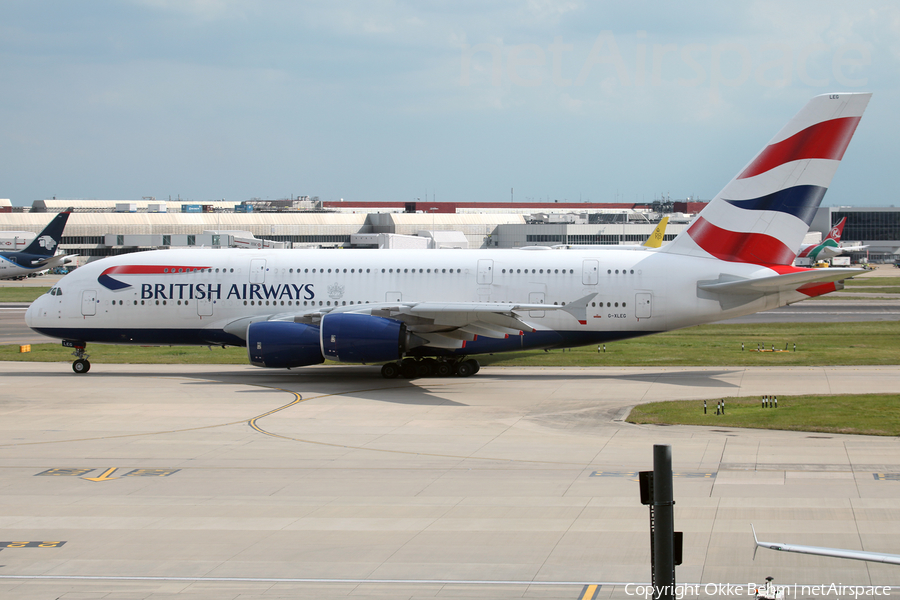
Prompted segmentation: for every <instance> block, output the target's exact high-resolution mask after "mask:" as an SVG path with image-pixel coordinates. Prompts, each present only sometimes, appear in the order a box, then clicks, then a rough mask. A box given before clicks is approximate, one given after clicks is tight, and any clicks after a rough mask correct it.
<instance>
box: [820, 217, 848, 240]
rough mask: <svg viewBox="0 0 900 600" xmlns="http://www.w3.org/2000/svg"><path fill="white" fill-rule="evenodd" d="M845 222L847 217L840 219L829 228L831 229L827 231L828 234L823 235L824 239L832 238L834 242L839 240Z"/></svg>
mask: <svg viewBox="0 0 900 600" xmlns="http://www.w3.org/2000/svg"><path fill="white" fill-rule="evenodd" d="M846 222H847V217H844V218H843V219H841V221H840V223H838V224H837V225H835V226H834V227H832V228H831V231H829V232H828V235H827V236H825V239H826V240H834V241H836V242H840V241H841V236H842V235H843V234H844V224H845V223H846Z"/></svg>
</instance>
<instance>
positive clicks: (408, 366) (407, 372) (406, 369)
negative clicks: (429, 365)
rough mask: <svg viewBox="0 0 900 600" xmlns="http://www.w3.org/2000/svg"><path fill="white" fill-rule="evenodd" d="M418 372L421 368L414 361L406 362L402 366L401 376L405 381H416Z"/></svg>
mask: <svg viewBox="0 0 900 600" xmlns="http://www.w3.org/2000/svg"><path fill="white" fill-rule="evenodd" d="M418 371H419V367H418V365H416V361H414V360H410V361H406V360H404V361H403V364H401V365H400V376H401V377H403V378H404V379H415V378H416V373H418Z"/></svg>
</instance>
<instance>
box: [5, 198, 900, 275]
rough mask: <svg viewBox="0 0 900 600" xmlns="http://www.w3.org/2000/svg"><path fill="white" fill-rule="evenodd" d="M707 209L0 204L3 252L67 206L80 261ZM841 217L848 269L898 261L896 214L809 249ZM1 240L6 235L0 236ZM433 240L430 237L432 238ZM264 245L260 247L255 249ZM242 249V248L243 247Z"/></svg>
mask: <svg viewBox="0 0 900 600" xmlns="http://www.w3.org/2000/svg"><path fill="white" fill-rule="evenodd" d="M704 204H705V203H703V202H697V201H693V200H690V199H688V200H685V201H677V202H672V201H665V202H663V201H654V202H653V203H646V204H644V203H638V204H629V203H617V204H610V203H571V202H549V203H534V202H525V203H512V202H510V203H505V202H504V203H501V202H468V203H462V202H421V201H417V202H380V203H379V202H321V201H314V200H313V201H311V200H309V199H308V197H302V198H298V199H296V200H295V199H293V198H292V199H290V200H276V201H259V200H251V201H245V202H241V203H234V202H226V201H215V202H204V203H202V204H201V203H193V202H186V201H175V202H173V201H168V202H156V201H155V200H154V199H152V198H150V199H144V200H140V201H127V200H126V201H120V200H59V199H51V200H36V201H34V202H33V204H32V206H31V207H30V208H29V209H27V210H26V208H24V207H13V206H11V205H9V201H8V200H7V201H4V200H0V239H2V240H4V242H5V243H6V244H10V240H15V241H18V243H19V244H20V245H21V244H22V242H23V240H22V239H16V236H22V237H24V238H25V239H28V237H27V233H25V232H30V233H36V232H38V231H40V230H41V229H42V228H43V227H44V225H46V223H47V221H48V215H47V213H51V214H52V213H58V212H60V211H63V210H66V209H68V208H69V207H72V208H73V214H72V216H71V217H70V218H69V222H68V224H67V226H66V230H65V235H64V236H63V240H62V243H61V245H60V248H61V250H62V251H64V252H66V253H69V254H77V255H78V256H79V257H80V258H79V259H78V261H79V262H80V263H81V264H83V263H85V262H88V261H91V260H96V259H97V258H101V257H103V256H110V255H116V254H123V253H127V252H134V251H139V250H149V249H158V248H176V247H177V248H180V247H191V246H197V247H203V246H205V247H217V246H221V247H229V246H231V247H233V246H238V247H241V246H244V247H257V246H263V245H265V246H266V247H280V248H306V247H320V248H350V247H353V248H378V247H393V248H435V247H437V248H489V247H490V248H520V247H526V246H554V245H590V244H625V245H636V244H640V243H642V242H643V241H644V240H646V239H647V236H649V235H650V233H651V232H652V231H653V229H654V228H655V227H656V224H657V223H658V222H659V220H660V219H661V218H662V217H663V216H668V217H669V224H668V226H667V229H666V234H665V240H664V241H666V242H667V241H669V240H671V239H673V238H674V237H675V236H676V235H677V234H678V233H680V232H681V231H682V230H683V229H685V228H686V227H687V226H688V225H689V223H690V220H691V219H692V218H693V216H694V215H695V214H696V213H697V212H699V211H700V210H701V209H702V207H703V206H704ZM844 216H847V217H848V220H847V225H846V226H845V228H844V235H843V241H844V242H845V243H847V242H851V241H852V243H858V244H865V245H868V246H869V248H868V249H867V251H866V252H862V253H857V254H854V255H853V259H854V262H859V261H860V259H861V258H863V257H865V258H867V259H868V260H869V261H870V262H894V261H895V259H896V258H897V256H896V255H897V254H898V253H900V209H897V208H894V207H890V208H885V207H874V208H862V207H848V206H841V207H822V208H820V209H819V210H818V212H817V214H816V216H815V219H814V220H813V223H812V225H811V227H810V233H809V234H808V235H807V238H806V240H804V242H805V243H817V242H818V241H820V240H821V239H822V238H823V237H824V236H825V235H827V232H828V231H829V230H830V229H831V227H832V226H833V225H834V224H836V223H837V222H839V221H840V220H841V219H842V218H843V217H844ZM4 232H7V233H6V235H4ZM432 232H433V233H432ZM262 240H265V242H263V241H262ZM248 244H249V245H248Z"/></svg>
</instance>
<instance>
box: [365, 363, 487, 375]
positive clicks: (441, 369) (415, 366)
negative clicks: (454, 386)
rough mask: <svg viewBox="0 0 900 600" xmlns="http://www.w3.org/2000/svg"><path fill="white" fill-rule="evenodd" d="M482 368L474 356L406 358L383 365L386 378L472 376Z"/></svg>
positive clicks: (382, 369)
mask: <svg viewBox="0 0 900 600" xmlns="http://www.w3.org/2000/svg"><path fill="white" fill-rule="evenodd" d="M479 370H481V365H479V364H478V361H477V360H475V359H474V358H470V359H468V360H452V361H451V360H438V359H436V358H423V359H415V358H404V359H403V360H401V361H400V362H399V363H395V362H390V363H386V364H385V365H383V366H382V367H381V376H382V377H384V378H385V379H395V378H397V377H403V378H404V379H416V378H417V377H449V376H450V375H457V376H459V377H471V376H472V375H474V374H475V373H477V372H478V371H479Z"/></svg>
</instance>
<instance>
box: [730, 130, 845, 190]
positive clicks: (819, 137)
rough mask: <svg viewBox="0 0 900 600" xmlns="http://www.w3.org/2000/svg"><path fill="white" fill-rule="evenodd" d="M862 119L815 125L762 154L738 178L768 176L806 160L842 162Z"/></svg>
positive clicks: (773, 145)
mask: <svg viewBox="0 0 900 600" xmlns="http://www.w3.org/2000/svg"><path fill="white" fill-rule="evenodd" d="M859 119H860V118H859V117H843V118H841V119H832V120H831V121H823V122H821V123H816V124H815V125H812V126H811V127H807V128H806V129H804V130H803V131H799V132H797V133H795V134H794V135H792V136H791V137H789V138H787V139H786V140H782V141H780V142H778V143H777V144H772V145H771V146H767V147H766V148H765V150H763V151H762V152H760V153H759V156H757V157H756V159H754V161H753V162H752V163H750V165H749V166H748V167H747V168H746V169H744V172H743V173H741V174H740V175H738V179H746V178H747V177H753V176H754V175H759V174H760V173H765V172H766V171H768V170H770V169H774V168H775V167H778V166H780V165H783V164H785V163H789V162H791V161H795V160H803V159H805V158H826V159H830V160H841V158H843V157H844V151H845V150H846V149H847V145H848V144H849V143H850V138H852V137H853V132H854V131H856V126H857V125H858V124H859Z"/></svg>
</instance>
